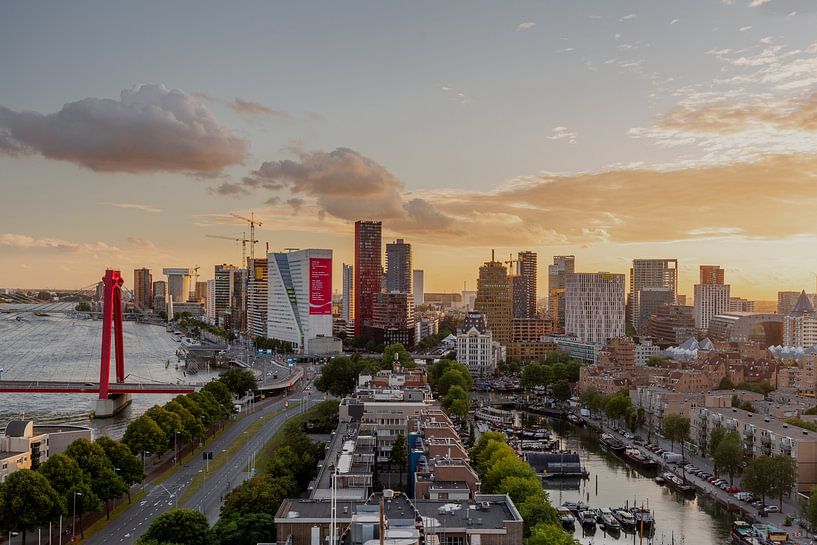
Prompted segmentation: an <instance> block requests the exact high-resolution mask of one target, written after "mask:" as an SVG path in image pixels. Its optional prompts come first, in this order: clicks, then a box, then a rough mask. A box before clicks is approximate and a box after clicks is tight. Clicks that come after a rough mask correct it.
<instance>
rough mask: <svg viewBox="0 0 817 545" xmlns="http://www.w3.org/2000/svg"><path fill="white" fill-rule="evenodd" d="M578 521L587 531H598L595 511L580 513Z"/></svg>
mask: <svg viewBox="0 0 817 545" xmlns="http://www.w3.org/2000/svg"><path fill="white" fill-rule="evenodd" d="M578 520H579V524H581V525H582V528H584V529H585V530H589V529H591V528H592V529H593V530H595V529H596V514H595V513H594V512H593V511H591V510H589V509H585V510H583V511H579V516H578Z"/></svg>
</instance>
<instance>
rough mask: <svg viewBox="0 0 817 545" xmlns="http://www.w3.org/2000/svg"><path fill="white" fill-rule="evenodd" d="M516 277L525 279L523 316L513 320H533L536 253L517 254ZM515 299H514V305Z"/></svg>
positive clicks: (534, 314)
mask: <svg viewBox="0 0 817 545" xmlns="http://www.w3.org/2000/svg"><path fill="white" fill-rule="evenodd" d="M516 276H519V277H522V278H525V279H526V282H525V284H526V287H525V294H524V301H523V302H520V305H522V304H524V309H525V315H524V316H514V318H534V317H535V316H536V280H537V259H536V253H535V252H531V251H526V252H519V254H518V255H517V261H516ZM515 304H516V299H514V305H515Z"/></svg>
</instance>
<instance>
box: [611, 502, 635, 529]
mask: <svg viewBox="0 0 817 545" xmlns="http://www.w3.org/2000/svg"><path fill="white" fill-rule="evenodd" d="M611 511H612V513H613V517H615V519H616V520H617V521H618V523H619V524H620V525H621V527H622V528H623V529H624V530H635V516H633V514H632V513H631V512H630V511H629V510H628V509H624V508H623V507H622V508H619V509H612V510H611Z"/></svg>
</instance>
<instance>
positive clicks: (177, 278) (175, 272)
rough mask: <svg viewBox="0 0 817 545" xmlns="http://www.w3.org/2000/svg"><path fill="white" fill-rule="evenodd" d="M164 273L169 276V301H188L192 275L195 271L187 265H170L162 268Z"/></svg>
mask: <svg viewBox="0 0 817 545" xmlns="http://www.w3.org/2000/svg"><path fill="white" fill-rule="evenodd" d="M162 274H164V275H165V276H167V299H168V301H170V300H173V302H175V303H186V302H187V299H188V298H189V297H190V277H191V276H193V274H195V271H194V270H193V269H189V268H185V267H170V268H167V269H162Z"/></svg>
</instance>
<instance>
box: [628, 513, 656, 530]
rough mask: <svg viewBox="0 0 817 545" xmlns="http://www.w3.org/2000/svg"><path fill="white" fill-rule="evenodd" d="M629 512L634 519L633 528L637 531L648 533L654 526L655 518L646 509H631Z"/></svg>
mask: <svg viewBox="0 0 817 545" xmlns="http://www.w3.org/2000/svg"><path fill="white" fill-rule="evenodd" d="M630 512H631V513H632V514H633V517H635V527H636V529H637V530H638V531H643V532H645V533H649V532H650V531H651V530H652V529H653V527H654V526H655V517H654V516H653V514H652V511H650V510H649V509H647V508H644V507H631V508H630Z"/></svg>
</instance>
